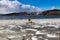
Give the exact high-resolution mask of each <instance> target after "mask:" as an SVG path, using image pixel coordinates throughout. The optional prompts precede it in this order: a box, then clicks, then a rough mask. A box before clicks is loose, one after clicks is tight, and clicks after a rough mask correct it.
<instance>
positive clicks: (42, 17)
mask: <svg viewBox="0 0 60 40" xmlns="http://www.w3.org/2000/svg"><path fill="white" fill-rule="evenodd" d="M28 18H31V19H44V18H60V16H0V19H28Z"/></svg>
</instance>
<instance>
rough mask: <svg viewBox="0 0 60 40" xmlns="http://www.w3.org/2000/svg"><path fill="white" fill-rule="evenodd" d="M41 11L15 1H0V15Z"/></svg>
mask: <svg viewBox="0 0 60 40" xmlns="http://www.w3.org/2000/svg"><path fill="white" fill-rule="evenodd" d="M40 11H41V9H40V8H38V7H35V6H31V5H25V4H22V3H20V2H18V1H17V0H15V1H8V0H1V1H0V14H1V13H2V14H6V13H13V12H40Z"/></svg>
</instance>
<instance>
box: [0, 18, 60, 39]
mask: <svg viewBox="0 0 60 40" xmlns="http://www.w3.org/2000/svg"><path fill="white" fill-rule="evenodd" d="M27 21H28V19H4V20H0V39H1V40H39V39H41V40H59V39H60V18H49V19H32V21H33V22H34V23H33V24H27Z"/></svg>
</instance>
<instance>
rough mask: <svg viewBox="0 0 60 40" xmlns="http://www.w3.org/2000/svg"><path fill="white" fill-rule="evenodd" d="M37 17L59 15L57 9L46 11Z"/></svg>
mask: <svg viewBox="0 0 60 40" xmlns="http://www.w3.org/2000/svg"><path fill="white" fill-rule="evenodd" d="M38 15H42V16H58V15H60V10H58V9H53V10H47V11H43V12H42V13H39V14H38Z"/></svg>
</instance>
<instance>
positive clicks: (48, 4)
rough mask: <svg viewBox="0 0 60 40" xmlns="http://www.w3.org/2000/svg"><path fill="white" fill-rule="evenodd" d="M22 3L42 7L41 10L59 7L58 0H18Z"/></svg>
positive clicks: (59, 1) (59, 0) (59, 2)
mask: <svg viewBox="0 0 60 40" xmlns="http://www.w3.org/2000/svg"><path fill="white" fill-rule="evenodd" d="M18 1H19V2H21V3H23V4H28V5H32V6H36V7H39V8H42V9H43V10H50V9H60V0H18Z"/></svg>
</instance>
